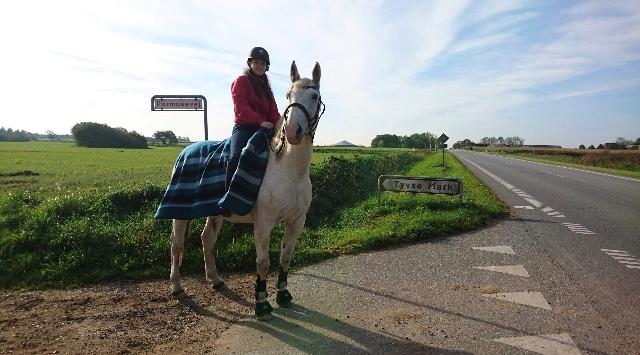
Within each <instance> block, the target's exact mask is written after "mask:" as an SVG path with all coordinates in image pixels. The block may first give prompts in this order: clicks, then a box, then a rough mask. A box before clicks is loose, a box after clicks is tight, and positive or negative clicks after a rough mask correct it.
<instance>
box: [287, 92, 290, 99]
mask: <svg viewBox="0 0 640 355" xmlns="http://www.w3.org/2000/svg"><path fill="white" fill-rule="evenodd" d="M290 98H291V92H288V93H287V100H289V99H290Z"/></svg>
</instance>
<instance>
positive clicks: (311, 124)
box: [269, 85, 326, 156]
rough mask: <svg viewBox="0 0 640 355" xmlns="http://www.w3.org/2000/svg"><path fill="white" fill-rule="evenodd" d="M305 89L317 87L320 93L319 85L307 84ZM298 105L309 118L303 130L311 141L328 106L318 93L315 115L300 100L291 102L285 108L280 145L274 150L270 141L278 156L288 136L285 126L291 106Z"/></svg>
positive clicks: (288, 96)
mask: <svg viewBox="0 0 640 355" xmlns="http://www.w3.org/2000/svg"><path fill="white" fill-rule="evenodd" d="M302 88H303V89H315V90H318V93H319V89H318V86H316V85H307V86H303V87H302ZM287 98H288V99H289V100H291V97H290V94H287ZM321 106H322V112H320V107H321ZM293 107H296V108H299V109H300V110H302V112H303V113H304V116H305V118H306V119H307V130H306V131H304V132H302V134H303V136H304V135H306V134H308V135H310V136H311V141H313V138H314V135H315V133H316V128H318V122H320V117H322V114H324V110H325V108H326V106H325V105H324V102H322V96H320V95H318V107H316V114H315V116H313V117H311V115H310V114H309V111H308V110H307V108H306V107H304V105H303V104H301V103H298V102H292V103H290V104H289V106H287V108H286V109H285V110H284V114H283V117H284V122H283V123H282V130H281V133H280V144H279V145H278V148H277V149H276V150H274V149H273V148H272V147H271V143H269V147H270V148H271V151H272V152H273V153H274V154H275V155H276V156H278V154H280V151H282V148H284V145H285V143H286V141H287V140H286V137H285V128H286V126H287V121H289V115H288V114H289V111H290V110H291V108H293Z"/></svg>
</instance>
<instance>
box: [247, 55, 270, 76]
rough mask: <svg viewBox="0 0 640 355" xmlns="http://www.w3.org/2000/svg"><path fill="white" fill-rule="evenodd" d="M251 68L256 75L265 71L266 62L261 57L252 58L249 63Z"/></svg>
mask: <svg viewBox="0 0 640 355" xmlns="http://www.w3.org/2000/svg"><path fill="white" fill-rule="evenodd" d="M249 66H250V67H251V70H252V71H253V72H254V73H255V74H256V75H258V76H261V75H264V73H266V72H267V63H266V62H265V61H264V60H262V59H252V60H251V62H250V63H249Z"/></svg>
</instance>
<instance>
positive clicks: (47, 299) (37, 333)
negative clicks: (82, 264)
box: [0, 274, 274, 354]
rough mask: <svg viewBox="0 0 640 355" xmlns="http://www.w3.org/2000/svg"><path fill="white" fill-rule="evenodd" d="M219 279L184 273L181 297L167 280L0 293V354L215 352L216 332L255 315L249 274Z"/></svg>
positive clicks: (218, 334)
mask: <svg viewBox="0 0 640 355" xmlns="http://www.w3.org/2000/svg"><path fill="white" fill-rule="evenodd" d="M225 280H226V285H225V286H224V287H223V288H221V289H219V290H213V289H212V288H211V287H210V286H209V285H207V284H205V283H204V281H203V279H202V278H185V279H183V284H184V287H185V288H186V289H187V292H188V293H189V294H190V295H191V296H192V297H191V298H189V299H185V300H181V301H175V300H173V299H171V297H170V295H169V292H168V291H169V281H168V280H159V281H148V282H140V283H133V282H131V283H116V284H106V285H98V286H93V287H87V288H82V289H76V290H46V291H30V292H7V291H0V354H10V353H25V352H28V353H47V354H66V353H71V354H86V353H109V354H128V353H136V352H152V353H210V352H214V351H215V349H214V348H213V346H212V344H213V342H214V341H215V340H216V339H217V338H218V337H219V336H220V334H222V333H223V332H224V331H225V330H226V329H228V328H229V327H230V326H231V325H232V324H235V323H237V322H238V321H239V320H240V319H241V318H246V317H249V316H250V315H251V314H253V302H254V301H253V299H254V295H253V293H254V282H255V280H254V276H253V274H242V275H238V274H235V275H226V277H225ZM273 284H274V281H273V279H270V280H269V285H270V286H272V285H273Z"/></svg>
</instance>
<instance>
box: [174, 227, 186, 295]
mask: <svg viewBox="0 0 640 355" xmlns="http://www.w3.org/2000/svg"><path fill="white" fill-rule="evenodd" d="M188 227H189V221H188V220H181V219H174V220H173V226H172V230H171V276H170V277H169V279H170V280H171V293H172V295H173V296H178V295H179V294H182V293H184V288H183V287H182V284H181V283H180V264H182V257H183V256H184V241H185V236H186V234H187V229H188Z"/></svg>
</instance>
